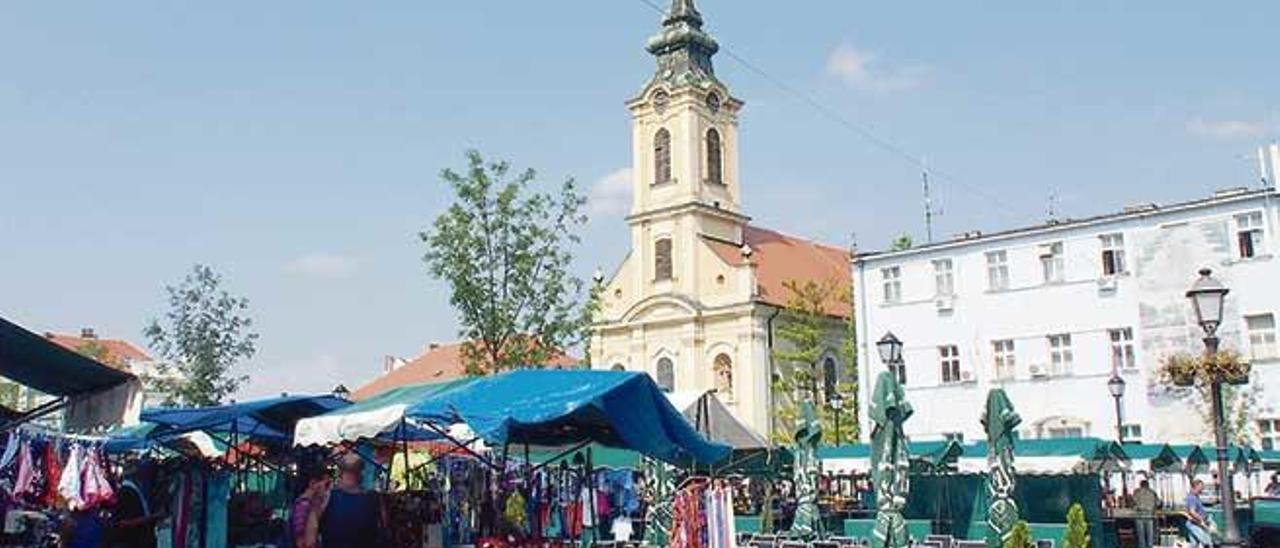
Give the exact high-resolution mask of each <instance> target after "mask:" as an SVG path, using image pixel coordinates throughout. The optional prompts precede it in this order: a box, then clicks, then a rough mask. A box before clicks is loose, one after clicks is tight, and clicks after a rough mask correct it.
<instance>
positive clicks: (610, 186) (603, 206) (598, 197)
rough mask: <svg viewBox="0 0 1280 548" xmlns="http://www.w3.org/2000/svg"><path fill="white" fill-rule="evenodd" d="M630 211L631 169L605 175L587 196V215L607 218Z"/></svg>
mask: <svg viewBox="0 0 1280 548" xmlns="http://www.w3.org/2000/svg"><path fill="white" fill-rule="evenodd" d="M630 210H631V168H629V167H627V168H622V169H619V170H617V171H614V172H613V173H610V174H608V175H605V176H604V177H603V178H601V179H600V180H599V181H596V182H595V184H593V185H591V191H590V192H589V193H588V194H587V213H588V214H590V215H591V216H598V217H607V216H619V215H626V214H627V212H628V211H630Z"/></svg>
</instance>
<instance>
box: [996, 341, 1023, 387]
mask: <svg viewBox="0 0 1280 548" xmlns="http://www.w3.org/2000/svg"><path fill="white" fill-rule="evenodd" d="M991 351H992V354H993V355H994V356H995V366H996V380H1001V381H1007V380H1013V378H1014V377H1015V376H1017V374H1018V362H1017V358H1015V357H1014V350H1013V340H1012V339H1010V340H1004V341H992V342H991Z"/></svg>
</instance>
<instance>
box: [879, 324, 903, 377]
mask: <svg viewBox="0 0 1280 548" xmlns="http://www.w3.org/2000/svg"><path fill="white" fill-rule="evenodd" d="M876 350H877V351H878V352H880V361H881V362H884V365H885V366H886V367H888V368H889V371H892V372H893V374H894V375H895V378H898V380H899V381H901V380H902V379H901V378H900V377H901V376H900V375H898V370H897V369H895V367H897V366H900V365H902V341H900V340H898V338H897V337H895V336H893V332H889V333H885V334H884V336H883V337H880V341H879V342H877V343H876Z"/></svg>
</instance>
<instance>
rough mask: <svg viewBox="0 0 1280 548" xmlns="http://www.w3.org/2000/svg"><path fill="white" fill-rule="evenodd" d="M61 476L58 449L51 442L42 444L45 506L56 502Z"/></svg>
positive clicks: (50, 505) (54, 504)
mask: <svg viewBox="0 0 1280 548" xmlns="http://www.w3.org/2000/svg"><path fill="white" fill-rule="evenodd" d="M61 477H62V465H61V463H59V462H58V450H57V448H56V447H54V444H53V443H48V444H45V446H44V479H45V483H44V496H43V500H42V502H43V503H44V505H45V506H49V507H53V506H56V505H57V503H58V481H59V479H61Z"/></svg>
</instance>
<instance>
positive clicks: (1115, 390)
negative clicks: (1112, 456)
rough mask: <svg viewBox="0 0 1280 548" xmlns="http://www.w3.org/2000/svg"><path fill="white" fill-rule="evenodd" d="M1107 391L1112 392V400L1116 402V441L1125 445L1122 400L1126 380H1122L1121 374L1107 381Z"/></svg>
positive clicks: (1113, 375)
mask: <svg viewBox="0 0 1280 548" xmlns="http://www.w3.org/2000/svg"><path fill="white" fill-rule="evenodd" d="M1107 391H1108V392H1111V397H1112V399H1114V400H1115V401H1116V441H1117V442H1119V443H1120V444H1121V445H1123V444H1124V415H1123V414H1122V409H1123V403H1122V400H1124V379H1122V378H1120V374H1119V373H1112V374H1111V380H1108V381H1107Z"/></svg>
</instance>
